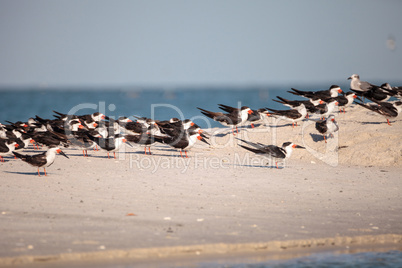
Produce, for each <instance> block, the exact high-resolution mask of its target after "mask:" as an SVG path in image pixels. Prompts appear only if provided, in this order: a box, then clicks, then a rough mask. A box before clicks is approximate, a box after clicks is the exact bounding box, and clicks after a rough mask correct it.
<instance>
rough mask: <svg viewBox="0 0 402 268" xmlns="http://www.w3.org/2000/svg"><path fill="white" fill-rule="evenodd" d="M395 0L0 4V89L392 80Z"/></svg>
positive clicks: (401, 75)
mask: <svg viewBox="0 0 402 268" xmlns="http://www.w3.org/2000/svg"><path fill="white" fill-rule="evenodd" d="M401 11H402V1H397V0H395V1H391V0H386V1H372V0H364V1H346V0H345V1H342V0H341V1H325V0H320V1H311V0H306V1H288V0H286V1H269V0H266V1H265V0H263V1H256V0H251V1H249V0H244V1H236V0H232V1H226V0H222V1H209V0H204V1H188V0H183V1H179V0H170V1H164V0H156V1H147V0H144V1H137V0H133V1H105V0H96V1H95V0H94V1H92V0H83V1H78V0H73V1H51V0H46V1H44V0H35V1H29V0H19V1H14V0H0V43H1V49H0V86H49V87H52V86H162V87H176V86H206V85H208V86H222V85H224V86H248V85H269V84H278V83H279V84H280V83H286V84H290V83H325V84H333V83H337V82H338V81H342V82H344V81H345V80H346V78H347V77H348V76H350V75H351V74H353V73H358V74H360V77H361V79H362V80H366V81H379V82H386V81H389V82H393V81H395V82H398V81H402V45H401V44H402V43H401V40H402V27H401V26H402V16H401V15H400V13H401Z"/></svg>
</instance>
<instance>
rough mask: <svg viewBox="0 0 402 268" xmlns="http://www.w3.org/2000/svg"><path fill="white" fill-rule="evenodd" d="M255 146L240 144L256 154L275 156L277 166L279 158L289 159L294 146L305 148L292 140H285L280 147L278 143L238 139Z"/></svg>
mask: <svg viewBox="0 0 402 268" xmlns="http://www.w3.org/2000/svg"><path fill="white" fill-rule="evenodd" d="M238 140H240V141H242V142H244V143H246V144H248V145H250V146H252V147H254V148H250V147H247V146H244V145H241V144H239V145H240V147H242V148H244V149H246V150H249V151H250V152H253V153H255V154H262V155H266V156H268V157H270V158H274V159H275V165H276V168H279V167H278V161H277V159H282V160H284V161H285V160H286V159H288V158H289V157H290V156H291V154H292V151H293V149H294V148H301V149H305V148H304V147H303V146H300V145H297V144H294V143H292V142H284V143H283V144H282V147H278V146H276V145H264V144H262V143H254V142H250V141H246V140H242V139H238Z"/></svg>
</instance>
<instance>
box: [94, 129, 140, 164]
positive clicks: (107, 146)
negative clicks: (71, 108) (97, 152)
mask: <svg viewBox="0 0 402 268" xmlns="http://www.w3.org/2000/svg"><path fill="white" fill-rule="evenodd" d="M87 136H88V138H89V139H90V140H92V141H94V142H96V144H97V145H98V146H99V147H100V148H102V149H103V150H106V151H107V158H110V157H109V152H113V156H114V158H115V159H116V151H117V150H119V149H120V147H121V146H122V145H123V144H124V143H127V139H126V138H125V136H123V135H120V134H118V135H115V136H114V137H112V138H102V137H94V136H92V135H90V134H87ZM127 144H128V145H130V146H132V145H131V144H130V143H127Z"/></svg>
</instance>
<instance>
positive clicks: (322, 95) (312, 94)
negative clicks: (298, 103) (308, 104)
mask: <svg viewBox="0 0 402 268" xmlns="http://www.w3.org/2000/svg"><path fill="white" fill-rule="evenodd" d="M292 90H293V91H288V92H289V93H292V94H294V95H298V96H303V97H305V98H309V99H310V98H314V99H322V100H323V99H328V98H334V97H337V96H338V93H342V89H341V87H340V86H338V85H332V86H330V87H329V89H327V90H319V91H303V90H298V89H295V88H292Z"/></svg>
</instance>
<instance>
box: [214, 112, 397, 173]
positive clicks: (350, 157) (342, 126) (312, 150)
mask: <svg viewBox="0 0 402 268" xmlns="http://www.w3.org/2000/svg"><path fill="white" fill-rule="evenodd" d="M335 117H336V121H337V123H338V125H339V131H338V132H337V133H335V135H334V137H331V138H327V141H328V142H327V143H325V141H324V138H323V136H322V135H321V134H320V133H319V132H318V131H317V130H316V129H315V120H318V118H311V119H310V120H305V121H303V122H302V123H299V125H298V126H297V127H295V128H293V127H292V125H291V124H290V123H289V122H287V121H283V120H282V121H278V120H276V119H274V118H269V119H268V120H266V122H265V123H266V124H265V125H264V124H261V125H260V126H258V127H256V128H254V129H252V128H250V127H249V126H247V127H244V128H243V129H242V130H241V132H240V134H239V135H237V136H236V137H238V138H241V139H245V140H249V141H253V142H261V143H263V144H275V145H281V144H282V143H283V142H287V141H292V142H294V143H297V144H299V145H302V146H304V147H306V150H294V152H293V155H292V157H291V158H292V159H300V160H302V161H305V162H308V163H314V162H320V161H322V162H324V163H326V164H329V165H331V166H337V165H339V164H342V165H359V166H398V165H401V164H402V143H401V142H400V139H401V134H402V122H401V121H402V120H401V119H400V118H397V119H394V120H391V124H392V126H389V125H388V124H387V122H386V119H384V117H382V116H380V115H378V114H376V113H374V112H371V111H368V110H366V109H364V108H363V107H360V106H352V107H349V109H348V111H347V112H346V113H335ZM208 131H209V132H211V133H213V137H212V139H211V141H212V144H213V146H212V147H213V148H214V149H213V150H223V151H221V152H220V153H224V154H225V153H230V152H233V147H238V146H237V145H236V143H238V142H239V141H237V140H236V139H235V138H234V137H233V135H232V134H231V132H230V131H228V130H227V129H217V128H215V129H210V130H208ZM241 150H243V149H242V148H240V147H238V149H237V150H235V151H241Z"/></svg>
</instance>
